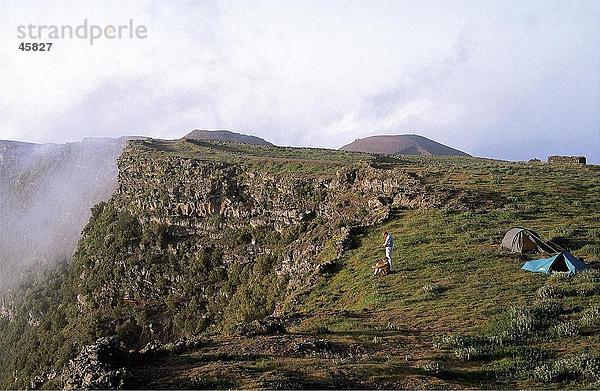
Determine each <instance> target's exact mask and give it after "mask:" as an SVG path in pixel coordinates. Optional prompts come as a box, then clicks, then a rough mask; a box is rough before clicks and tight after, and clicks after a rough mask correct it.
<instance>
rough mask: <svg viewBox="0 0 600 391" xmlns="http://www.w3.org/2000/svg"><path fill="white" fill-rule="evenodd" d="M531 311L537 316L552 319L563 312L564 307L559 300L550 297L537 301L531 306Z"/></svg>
mask: <svg viewBox="0 0 600 391" xmlns="http://www.w3.org/2000/svg"><path fill="white" fill-rule="evenodd" d="M533 311H534V313H535V314H536V315H537V316H538V317H539V318H543V319H546V320H553V319H557V318H558V316H559V315H561V314H563V313H564V312H565V309H564V307H563V304H562V302H561V301H560V300H555V299H550V300H543V301H540V302H538V303H537V304H536V305H534V306H533Z"/></svg>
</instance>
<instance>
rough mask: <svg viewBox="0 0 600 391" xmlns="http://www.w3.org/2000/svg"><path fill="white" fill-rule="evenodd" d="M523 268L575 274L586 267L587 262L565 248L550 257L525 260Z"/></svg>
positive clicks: (541, 271) (539, 271)
mask: <svg viewBox="0 0 600 391" xmlns="http://www.w3.org/2000/svg"><path fill="white" fill-rule="evenodd" d="M521 269H523V270H528V271H530V272H537V273H546V274H550V273H552V272H569V273H573V274H574V273H577V272H578V271H581V270H583V269H585V263H584V262H583V261H581V260H580V259H578V258H576V257H574V256H573V254H571V253H570V252H568V251H566V250H565V251H561V252H560V253H558V254H556V255H554V256H552V257H550V258H545V259H536V260H535V261H529V262H525V264H524V265H523V267H522V268H521Z"/></svg>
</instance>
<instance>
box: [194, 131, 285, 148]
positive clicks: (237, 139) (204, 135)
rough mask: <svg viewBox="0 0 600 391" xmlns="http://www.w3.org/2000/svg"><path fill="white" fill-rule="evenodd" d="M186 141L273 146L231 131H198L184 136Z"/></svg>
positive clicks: (258, 138)
mask: <svg viewBox="0 0 600 391" xmlns="http://www.w3.org/2000/svg"><path fill="white" fill-rule="evenodd" d="M183 138H185V139H190V140H201V141H229V142H232V143H241V144H256V145H273V144H271V143H270V142H268V141H267V140H265V139H262V138H260V137H256V136H250V135H247V134H241V133H235V132H230V131H229V130H200V129H196V130H193V131H191V132H190V133H188V134H186V135H185V136H183Z"/></svg>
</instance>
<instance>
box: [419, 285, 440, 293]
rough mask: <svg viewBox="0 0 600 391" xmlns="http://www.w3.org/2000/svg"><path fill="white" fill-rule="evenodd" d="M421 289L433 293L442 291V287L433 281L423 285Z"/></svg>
mask: <svg viewBox="0 0 600 391" xmlns="http://www.w3.org/2000/svg"><path fill="white" fill-rule="evenodd" d="M422 289H423V291H425V293H430V294H433V295H439V294H440V293H442V292H443V291H444V288H443V287H442V286H440V285H438V284H433V283H428V284H425V285H423V288H422Z"/></svg>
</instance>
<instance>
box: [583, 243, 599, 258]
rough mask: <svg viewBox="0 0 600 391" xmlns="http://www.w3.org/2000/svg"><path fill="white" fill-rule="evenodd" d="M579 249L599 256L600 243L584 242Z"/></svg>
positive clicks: (596, 256)
mask: <svg viewBox="0 0 600 391" xmlns="http://www.w3.org/2000/svg"><path fill="white" fill-rule="evenodd" d="M581 250H582V251H585V252H587V253H589V254H592V256H594V257H595V258H600V244H586V245H585V246H583V247H582V248H581Z"/></svg>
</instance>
